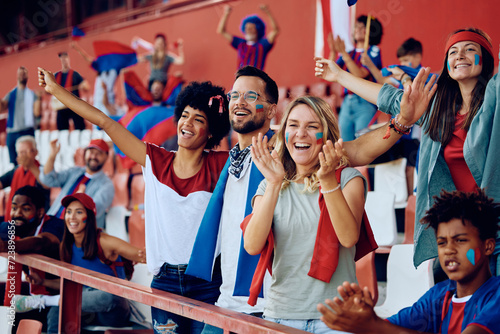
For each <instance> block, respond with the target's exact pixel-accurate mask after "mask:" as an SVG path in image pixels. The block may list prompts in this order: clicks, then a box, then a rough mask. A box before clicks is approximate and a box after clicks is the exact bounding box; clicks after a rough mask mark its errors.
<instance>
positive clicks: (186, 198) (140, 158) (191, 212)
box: [39, 69, 230, 333]
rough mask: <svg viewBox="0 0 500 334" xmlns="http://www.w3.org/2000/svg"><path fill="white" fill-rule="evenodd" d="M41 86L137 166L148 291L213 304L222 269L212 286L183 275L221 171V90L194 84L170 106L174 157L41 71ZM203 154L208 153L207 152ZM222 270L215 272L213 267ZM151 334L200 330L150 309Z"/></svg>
mask: <svg viewBox="0 0 500 334" xmlns="http://www.w3.org/2000/svg"><path fill="white" fill-rule="evenodd" d="M39 83H40V85H41V86H42V87H45V90H46V91H47V92H48V93H51V94H52V95H54V96H56V98H57V99H59V100H60V101H61V102H63V103H64V104H65V105H66V106H68V107H69V108H70V109H72V110H73V111H74V112H76V113H77V114H79V115H81V116H82V117H83V118H85V119H87V120H89V121H90V122H92V123H93V124H95V125H97V126H99V127H101V128H102V129H104V131H105V132H106V133H107V134H108V135H109V137H110V138H111V139H112V140H113V142H114V143H115V144H116V146H118V147H119V148H120V150H122V151H123V152H124V153H125V154H126V155H127V156H128V157H129V158H131V159H132V160H134V161H135V162H137V163H138V164H140V165H141V166H142V167H143V168H142V170H143V175H144V180H145V184H146V188H145V198H144V211H145V221H146V249H147V252H146V260H147V264H148V268H149V270H150V271H151V273H153V274H154V275H155V276H154V278H153V282H152V283H151V287H152V288H156V289H159V290H164V291H168V292H171V293H175V294H178V295H182V296H185V297H189V298H193V299H196V300H200V301H203V302H206V303H211V304H214V303H215V301H216V300H217V298H218V296H219V286H220V284H221V281H222V280H221V276H220V269H219V270H215V271H214V274H213V279H212V281H211V282H207V281H205V280H202V279H199V278H195V277H192V276H189V275H186V274H185V273H184V272H185V269H186V267H187V263H188V261H189V258H190V256H191V251H192V247H193V244H194V240H195V238H196V234H197V232H198V227H199V225H200V222H201V219H202V218H203V214H204V213H205V209H206V207H207V205H208V201H209V200H210V197H211V194H212V192H213V190H214V188H215V185H216V183H217V180H218V178H219V174H220V173H221V171H222V168H223V167H224V164H225V163H226V160H227V158H228V152H227V151H224V152H216V151H211V150H209V149H212V148H214V147H216V146H218V145H219V143H220V141H221V140H222V138H224V137H225V136H226V135H227V133H228V132H229V127H230V125H229V115H228V102H227V99H226V98H225V93H224V89H223V88H222V87H219V86H215V85H213V84H212V83H210V82H202V83H199V82H192V83H190V84H189V85H188V86H187V87H185V88H184V90H183V91H182V92H181V93H180V94H179V96H178V98H177V101H176V105H175V118H176V120H177V136H178V141H177V143H178V145H179V149H178V151H176V152H169V151H167V150H165V149H163V148H161V147H158V146H156V145H154V144H150V143H144V142H142V141H141V140H139V139H138V138H137V137H135V136H134V135H133V134H132V133H130V132H129V131H128V130H127V129H126V128H124V127H123V126H122V125H121V124H119V123H117V122H115V121H114V120H112V119H111V118H109V117H108V116H106V115H105V114H104V113H102V112H101V111H99V110H98V109H96V108H94V107H92V106H91V105H89V104H88V103H86V102H85V101H82V100H80V99H77V98H76V97H74V96H73V95H72V94H70V93H69V92H67V91H66V90H65V89H64V88H63V87H61V86H60V85H58V84H57V83H56V81H55V80H54V76H53V75H52V73H50V72H48V71H45V70H43V69H39ZM207 150H208V151H207ZM216 268H220V266H216ZM151 313H152V318H153V326H154V329H155V332H161V331H162V330H165V329H166V328H169V329H171V330H173V331H172V332H176V333H199V332H201V330H202V328H203V324H202V323H199V322H196V321H193V320H190V319H187V318H183V317H181V316H179V315H176V314H173V313H169V312H166V311H163V310H160V309H156V308H152V310H151Z"/></svg>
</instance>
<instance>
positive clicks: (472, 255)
mask: <svg viewBox="0 0 500 334" xmlns="http://www.w3.org/2000/svg"><path fill="white" fill-rule="evenodd" d="M467 260H469V262H470V263H472V265H473V266H475V265H476V256H475V252H474V250H473V249H469V250H468V251H467Z"/></svg>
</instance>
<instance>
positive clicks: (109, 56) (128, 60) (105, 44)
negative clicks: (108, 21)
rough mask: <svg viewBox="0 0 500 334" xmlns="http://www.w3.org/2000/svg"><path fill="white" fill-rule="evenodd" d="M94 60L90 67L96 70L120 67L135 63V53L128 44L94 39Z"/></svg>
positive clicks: (117, 68)
mask: <svg viewBox="0 0 500 334" xmlns="http://www.w3.org/2000/svg"><path fill="white" fill-rule="evenodd" d="M93 46H94V52H95V56H96V58H95V60H94V61H93V62H92V68H93V69H94V70H96V71H97V72H103V71H109V70H112V69H115V70H116V72H117V73H118V72H120V70H121V69H123V68H125V67H128V66H132V65H134V64H137V54H136V53H135V51H134V49H132V48H131V47H130V46H128V45H125V44H121V43H118V42H115V41H94V43H93Z"/></svg>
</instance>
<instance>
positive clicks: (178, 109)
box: [174, 81, 230, 149]
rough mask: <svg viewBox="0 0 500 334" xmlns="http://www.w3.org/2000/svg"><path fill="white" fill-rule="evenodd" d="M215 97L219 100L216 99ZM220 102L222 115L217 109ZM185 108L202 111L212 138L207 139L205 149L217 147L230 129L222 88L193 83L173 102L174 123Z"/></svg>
mask: <svg viewBox="0 0 500 334" xmlns="http://www.w3.org/2000/svg"><path fill="white" fill-rule="evenodd" d="M217 96H220V98H216V97H217ZM211 97H213V99H212V106H209V105H208V104H209V102H210V98H211ZM221 101H222V102H223V105H222V113H220V108H219V106H220V103H221ZM186 106H190V107H191V108H194V109H198V110H200V111H203V112H204V113H205V115H206V116H207V120H208V131H209V132H210V134H211V135H212V137H211V138H209V139H208V141H207V143H206V145H205V148H206V149H211V148H214V147H216V146H218V145H219V144H220V141H221V140H222V138H224V137H225V136H226V135H227V134H228V133H229V129H230V124H229V111H228V101H227V98H226V93H225V90H224V88H222V87H220V86H215V85H213V84H212V83H211V82H210V81H205V82H197V81H193V82H191V83H190V84H189V85H187V86H186V87H185V88H184V89H183V90H182V91H181V92H180V93H179V96H177V99H176V100H175V111H174V113H175V121H176V122H177V121H179V119H180V118H181V115H182V112H183V111H184V109H185V108H186Z"/></svg>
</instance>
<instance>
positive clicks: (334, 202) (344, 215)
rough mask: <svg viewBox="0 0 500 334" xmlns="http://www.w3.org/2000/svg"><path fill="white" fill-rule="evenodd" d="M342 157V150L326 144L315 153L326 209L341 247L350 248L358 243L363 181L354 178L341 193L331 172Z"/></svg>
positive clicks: (363, 192) (362, 206)
mask: <svg viewBox="0 0 500 334" xmlns="http://www.w3.org/2000/svg"><path fill="white" fill-rule="evenodd" d="M342 155H343V152H342V150H341V149H340V148H339V147H337V148H335V147H334V145H333V143H332V142H331V141H330V140H328V141H327V143H326V145H323V152H320V153H319V161H320V168H319V170H318V172H317V175H318V179H319V182H320V184H321V191H322V192H323V196H324V199H325V203H326V207H327V209H328V213H329V216H330V220H331V222H332V225H333V229H334V230H335V233H336V234H337V237H338V239H339V242H340V244H341V245H342V246H344V247H346V248H350V247H352V246H354V245H355V244H356V243H357V242H358V239H359V231H360V227H361V219H362V218H363V209H364V206H365V196H364V194H365V189H364V182H363V179H361V178H360V177H355V178H353V179H352V180H350V181H349V182H348V183H347V184H346V185H345V187H344V188H343V189H340V185H339V183H338V182H337V178H336V177H335V169H336V167H337V166H338V164H339V162H340V159H341V157H342Z"/></svg>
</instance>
